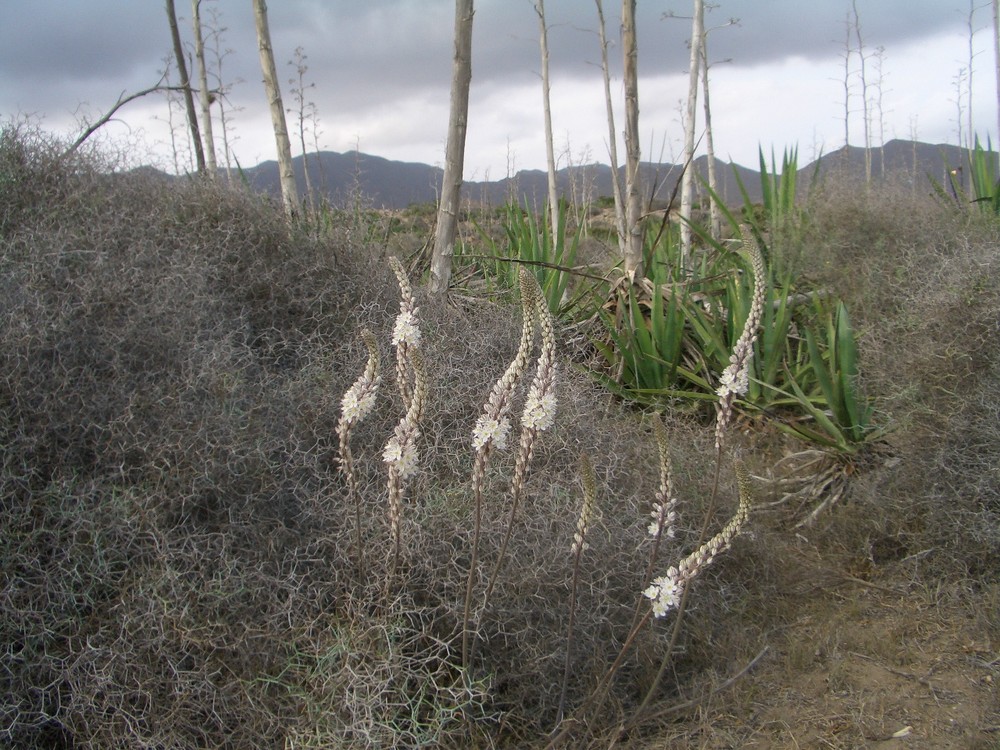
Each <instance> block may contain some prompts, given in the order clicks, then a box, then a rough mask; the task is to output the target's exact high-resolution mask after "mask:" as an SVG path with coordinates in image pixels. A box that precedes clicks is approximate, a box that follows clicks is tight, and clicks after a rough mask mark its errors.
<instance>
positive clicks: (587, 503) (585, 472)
mask: <svg viewBox="0 0 1000 750" xmlns="http://www.w3.org/2000/svg"><path fill="white" fill-rule="evenodd" d="M580 478H581V480H582V481H583V506H582V507H581V508H580V516H579V518H577V521H576V532H575V533H574V534H573V544H572V545H570V548H569V551H570V554H571V555H573V583H572V584H571V586H570V590H569V622H568V623H567V625H566V661H565V663H564V664H563V679H562V690H561V691H560V694H559V712H558V714H557V717H556V724H557V725H558V724H559V722H561V721H562V717H563V712H564V710H565V708H566V688H567V686H568V685H569V669H570V660H571V657H572V654H573V620H574V617H575V615H576V589H577V581H578V580H579V578H580V559H581V558H582V557H583V552H584V550H585V549H587V547H588V544H587V529H588V527H589V525H590V519H591V516H592V515H593V514H594V505H595V503H596V499H597V478H596V477H595V476H594V467H593V465H592V464H591V463H590V459H589V458H587V454H586V453H581V454H580Z"/></svg>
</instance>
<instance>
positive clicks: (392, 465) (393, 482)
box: [382, 257, 427, 573]
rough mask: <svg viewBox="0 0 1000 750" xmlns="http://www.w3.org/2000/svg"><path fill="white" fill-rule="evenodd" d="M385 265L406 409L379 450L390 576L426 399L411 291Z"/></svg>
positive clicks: (399, 270) (400, 274)
mask: <svg viewBox="0 0 1000 750" xmlns="http://www.w3.org/2000/svg"><path fill="white" fill-rule="evenodd" d="M389 265H390V267H391V268H392V271H393V273H394V274H396V279H397V280H398V281H399V292H400V302H399V315H398V316H397V317H396V324H395V327H394V328H393V332H392V343H393V345H394V346H395V347H396V380H397V383H398V385H399V393H400V395H401V396H402V398H403V406H404V408H405V409H406V414H405V415H404V416H403V418H402V419H401V420H400V421H399V424H398V425H396V429H395V430H394V432H393V435H392V437H390V438H389V442H388V443H386V446H385V448H384V449H383V451H382V460H383V461H384V462H385V464H386V467H387V469H388V474H389V480H388V485H389V536H390V539H391V540H392V549H393V553H392V567H391V571H392V572H393V573H394V572H395V570H396V568H397V567H398V565H399V554H400V538H401V528H400V524H401V520H402V516H403V494H404V492H405V490H406V482H407V480H409V479H410V478H411V477H412V476H413V475H414V474H416V472H417V466H418V463H419V456H418V453H417V438H418V437H419V436H420V430H419V424H420V418H421V416H422V415H423V410H424V402H425V400H426V398H427V378H426V373H425V370H424V361H423V357H422V355H421V352H420V328H419V323H418V320H417V311H418V308H417V305H416V300H415V299H414V297H413V289H412V288H411V287H410V281H409V279H408V278H407V276H406V270H405V269H404V268H403V264H402V263H400V262H399V260H398V259H397V258H395V257H390V258H389ZM411 372H412V375H413V383H412V385H411V383H410V373H411Z"/></svg>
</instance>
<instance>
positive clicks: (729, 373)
mask: <svg viewBox="0 0 1000 750" xmlns="http://www.w3.org/2000/svg"><path fill="white" fill-rule="evenodd" d="M749 388H750V362H749V358H747V359H744V360H743V362H737V358H736V356H735V355H733V356H731V357H730V358H729V367H727V368H726V369H725V370H724V371H723V373H722V375H721V376H719V387H718V388H716V389H715V392H716V393H717V394H718V396H719V398H726V397H727V396H729V395H730V394H732V396H734V397H735V396H742V395H744V394H745V393H746V392H747V391H748V390H749Z"/></svg>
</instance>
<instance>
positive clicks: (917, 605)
mask: <svg viewBox="0 0 1000 750" xmlns="http://www.w3.org/2000/svg"><path fill="white" fill-rule="evenodd" d="M899 572H900V571H895V575H894V574H893V573H892V572H889V574H879V573H878V572H877V571H876V572H874V573H865V575H866V577H867V578H868V579H869V580H865V579H863V578H860V577H857V576H854V575H851V574H850V573H848V572H841V573H839V574H837V573H835V572H833V571H827V573H828V575H827V576H825V577H824V580H823V582H822V583H821V584H819V585H818V586H817V588H816V589H815V590H813V591H812V592H801V591H800V592H790V593H792V594H793V595H795V596H797V597H798V596H802V597H803V598H806V599H807V600H809V601H807V602H806V603H804V604H803V606H802V607H801V609H799V608H798V607H797V608H796V609H798V613H797V616H795V617H794V618H793V619H792V620H791V621H790V622H789V623H788V624H787V626H785V627H783V628H782V629H781V632H779V633H775V634H774V635H773V636H772V639H771V640H770V642H769V643H768V649H767V651H766V653H764V655H763V656H762V657H761V658H760V659H759V661H758V662H757V663H756V664H755V665H754V666H753V667H752V668H751V669H750V670H749V671H748V672H747V673H746V674H744V675H743V676H741V677H739V678H738V679H737V680H736V681H735V682H734V683H733V684H732V685H731V686H730V687H728V688H725V689H722V690H720V691H719V692H718V693H716V694H715V695H713V696H712V698H711V700H710V701H707V702H703V703H702V704H701V705H700V706H699V708H697V709H695V711H694V713H693V714H689V716H688V717H687V720H685V721H682V722H679V723H678V725H677V732H676V733H670V734H669V735H668V736H662V737H660V738H658V739H657V740H656V741H655V742H653V743H652V744H649V745H646V746H644V747H646V748H664V749H666V748H671V749H673V748H677V749H680V748H746V749H747V750H750V749H752V750H777V749H778V748H838V749H840V748H843V749H844V750H846V749H848V748H872V749H875V748H878V749H879V750H897V749H898V750H902V749H903V748H907V749H910V750H917V749H926V750H931V749H935V750H949V749H953V750H986V748H1000V700H998V694H997V682H998V681H1000V658H998V656H997V649H996V644H995V643H991V639H990V635H989V633H988V629H987V623H986V620H987V619H988V618H991V617H993V616H994V615H993V612H995V610H993V609H992V608H995V607H996V605H997V591H996V589H993V590H992V591H991V592H981V591H972V590H966V589H962V588H961V587H960V586H959V585H958V584H956V585H954V586H950V585H941V586H939V587H937V588H935V589H933V590H931V589H928V588H927V587H926V586H924V585H922V584H921V583H919V582H917V581H907V580H905V579H904V578H902V577H901V576H900V575H899ZM838 579H839V580H838ZM724 681H725V676H721V675H720V677H719V679H718V683H719V684H720V685H721V684H722V683H723V682H724Z"/></svg>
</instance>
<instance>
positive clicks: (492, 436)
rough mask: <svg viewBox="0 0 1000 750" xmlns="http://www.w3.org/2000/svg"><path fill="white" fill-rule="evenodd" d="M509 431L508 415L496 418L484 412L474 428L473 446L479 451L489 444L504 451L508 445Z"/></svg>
mask: <svg viewBox="0 0 1000 750" xmlns="http://www.w3.org/2000/svg"><path fill="white" fill-rule="evenodd" d="M509 433H510V420H509V419H507V418H506V417H502V418H501V419H494V418H493V417H490V416H487V415H486V414H483V415H482V416H481V417H479V419H478V420H476V426H475V428H474V429H473V430H472V447H473V448H474V449H475V450H477V451H479V450H483V449H484V448H485V447H486V446H488V445H489V446H492V447H494V448H496V449H497V450H501V451H502V450H504V449H505V448H506V447H507V435H508V434H509Z"/></svg>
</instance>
